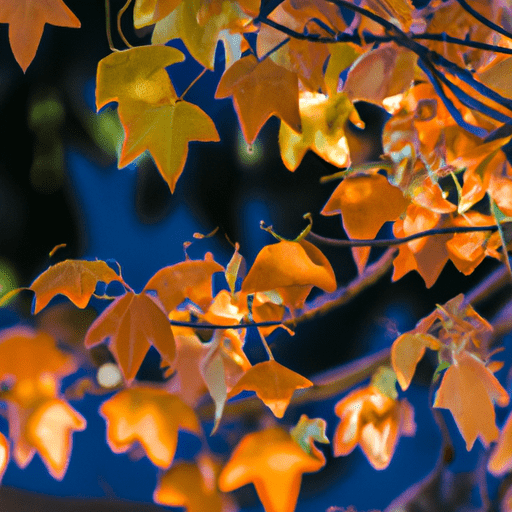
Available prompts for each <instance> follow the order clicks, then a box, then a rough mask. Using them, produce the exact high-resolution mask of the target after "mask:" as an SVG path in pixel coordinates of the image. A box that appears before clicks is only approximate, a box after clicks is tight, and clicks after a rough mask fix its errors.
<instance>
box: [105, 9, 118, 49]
mask: <svg viewBox="0 0 512 512" xmlns="http://www.w3.org/2000/svg"><path fill="white" fill-rule="evenodd" d="M105 29H106V31H107V41H108V46H109V48H110V49H111V50H112V51H113V52H117V51H118V50H117V48H116V47H115V46H114V42H113V41H112V31H111V29H110V0H105Z"/></svg>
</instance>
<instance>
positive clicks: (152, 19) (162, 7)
mask: <svg viewBox="0 0 512 512" xmlns="http://www.w3.org/2000/svg"><path fill="white" fill-rule="evenodd" d="M182 1H183V0H136V1H135V5H134V6H133V25H134V26H135V28H142V27H146V26H147V25H153V24H154V23H156V22H157V21H160V20H161V19H162V18H165V17H166V16H167V15H168V14H170V13H171V12H172V11H173V10H174V9H176V7H178V5H180V3H181V2H182Z"/></svg>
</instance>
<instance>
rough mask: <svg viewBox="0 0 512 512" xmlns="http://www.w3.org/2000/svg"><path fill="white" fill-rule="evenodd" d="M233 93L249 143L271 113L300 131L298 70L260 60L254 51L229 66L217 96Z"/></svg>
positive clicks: (220, 83) (222, 96)
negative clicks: (294, 70)
mask: <svg viewBox="0 0 512 512" xmlns="http://www.w3.org/2000/svg"><path fill="white" fill-rule="evenodd" d="M227 96H233V104H234V106H235V110H236V113H237V115H238V119H239V121H240V126H241V127H242V132H243V134H244V137H245V140H246V141H247V143H248V144H252V143H253V142H254V140H255V139H256V137H257V136H258V133H259V131H260V130H261V128H262V127H263V125H264V124H265V123H266V121H267V120H268V119H269V118H270V117H271V116H272V115H276V116H278V117H279V118H280V119H282V120H283V121H285V122H286V123H287V124H288V125H289V126H290V127H291V128H292V129H293V130H294V131H296V132H300V131H301V120H300V114H299V83H298V78H297V75H296V74H295V73H292V72H291V71H288V70H287V69H285V68H283V67H281V66H278V65H277V64H274V62H272V60H271V59H264V60H263V61H261V62H258V60H257V59H256V57H255V56H254V55H248V56H247V57H243V58H242V59H240V60H239V61H237V62H235V64H233V65H232V66H231V67H230V68H229V69H227V70H226V71H225V72H224V74H223V75H222V78H221V79H220V82H219V85H218V87H217V91H216V92H215V98H226V97H227Z"/></svg>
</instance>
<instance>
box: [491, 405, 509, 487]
mask: <svg viewBox="0 0 512 512" xmlns="http://www.w3.org/2000/svg"><path fill="white" fill-rule="evenodd" d="M511 429H512V414H510V415H509V417H508V419H507V422H506V423H505V425H504V426H503V429H502V430H501V434H500V437H499V439H498V443H497V444H496V446H495V447H494V449H493V451H492V453H491V457H490V458H489V462H488V465H487V468H488V469H489V471H490V472H491V473H492V474H493V475H494V476H497V477H499V476H502V475H504V474H505V473H509V472H510V470H511V469H512V431H511Z"/></svg>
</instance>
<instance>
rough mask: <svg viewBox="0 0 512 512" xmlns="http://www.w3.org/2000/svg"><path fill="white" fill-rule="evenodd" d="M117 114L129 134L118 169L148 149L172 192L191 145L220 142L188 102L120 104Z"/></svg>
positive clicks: (203, 115)
mask: <svg viewBox="0 0 512 512" xmlns="http://www.w3.org/2000/svg"><path fill="white" fill-rule="evenodd" d="M118 113H119V119H120V120H121V123H122V124H123V126H124V129H125V132H126V136H125V139H124V141H123V146H122V148H121V154H120V156H119V167H125V166H127V165H128V164H129V163H130V162H132V161H133V160H135V159H136V158H137V157H138V156H140V155H141V154H142V153H144V151H146V150H148V151H149V152H150V153H151V155H152V157H153V159H154V161H155V164H156V166H157V168H158V171H159V172H160V174H161V175H162V177H163V178H164V180H165V181H166V182H167V184H168V185H169V188H170V190H171V192H174V189H175V187H176V182H177V181H178V178H179V177H180V175H181V173H182V171H183V167H184V166H185V162H186V160H187V153H188V144H189V142H191V141H200V142H218V141H219V140H220V137H219V134H218V133H217V129H216V128H215V125H214V123H213V121H212V120H211V118H210V117H209V116H208V114H206V113H205V112H204V111H203V110H201V109H200V108H199V107H198V106H197V105H194V104H192V103H189V102H188V101H181V100H180V101H176V102H174V101H172V100H171V101H170V102H169V104H167V105H156V106H150V105H148V104H147V103H145V102H133V103H130V104H122V105H120V106H119V108H118Z"/></svg>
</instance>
